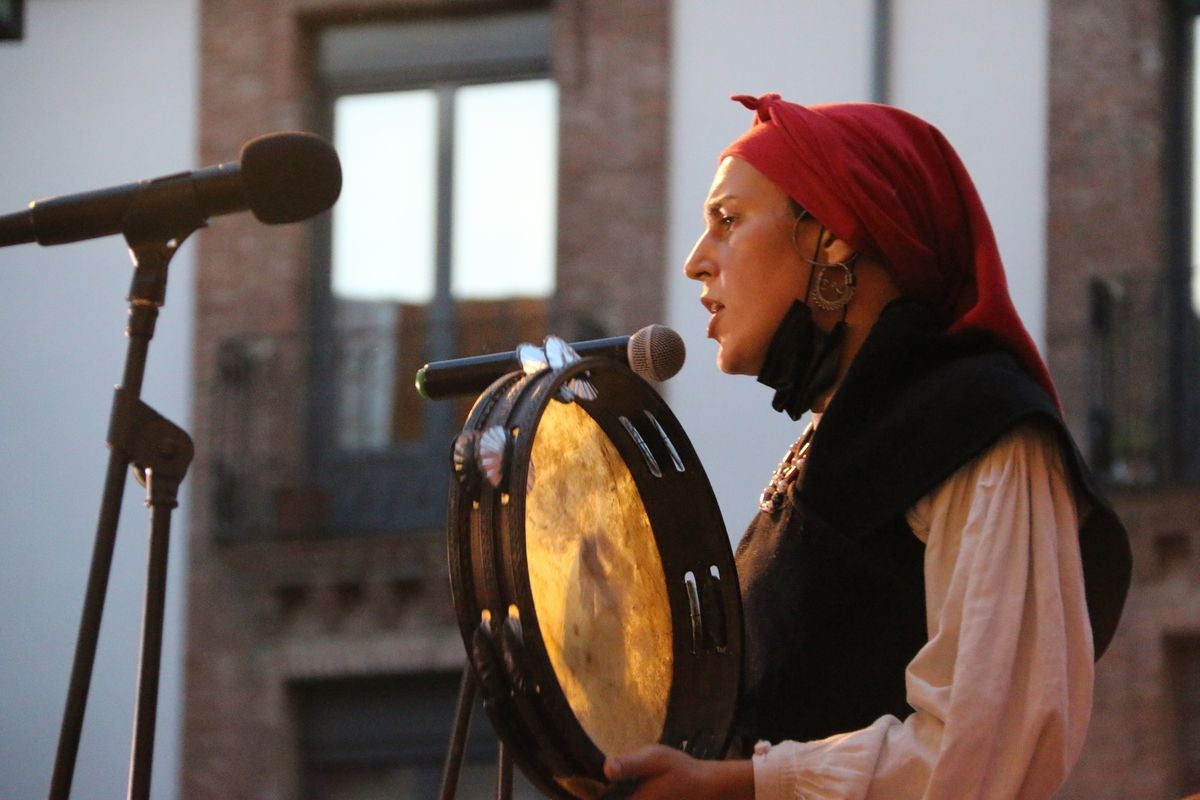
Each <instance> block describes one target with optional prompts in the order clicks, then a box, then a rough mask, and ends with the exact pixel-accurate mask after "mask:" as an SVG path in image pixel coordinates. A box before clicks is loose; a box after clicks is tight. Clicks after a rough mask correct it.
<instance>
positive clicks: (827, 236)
mask: <svg viewBox="0 0 1200 800" xmlns="http://www.w3.org/2000/svg"><path fill="white" fill-rule="evenodd" d="M853 257H854V248H853V247H851V246H850V245H849V244H847V243H846V242H845V240H843V239H839V238H838V237H837V234H835V233H834V232H833V231H831V230H829V229H828V228H825V229H824V230H822V231H821V247H820V256H819V260H820V261H823V262H824V263H826V264H844V263H846V262H848V261H849V260H850V259H851V258H853Z"/></svg>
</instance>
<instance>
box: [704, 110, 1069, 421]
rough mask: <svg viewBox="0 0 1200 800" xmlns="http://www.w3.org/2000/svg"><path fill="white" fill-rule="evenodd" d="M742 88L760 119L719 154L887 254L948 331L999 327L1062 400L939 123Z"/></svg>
mask: <svg viewBox="0 0 1200 800" xmlns="http://www.w3.org/2000/svg"><path fill="white" fill-rule="evenodd" d="M733 99H734V100H736V101H737V102H739V103H741V104H742V105H744V106H746V107H747V108H749V109H751V110H753V111H754V112H755V118H754V123H753V124H752V126H751V127H750V129H749V130H748V131H746V132H745V133H744V134H742V136H741V137H739V138H738V139H737V140H736V141H734V142H733V143H732V144H731V145H729V147H727V148H726V149H725V151H724V152H723V153H721V158H722V159H724V158H725V157H727V156H735V157H737V158H741V159H744V160H745V161H747V162H749V163H750V164H751V165H752V166H754V167H755V168H756V169H757V170H758V171H759V172H761V173H763V174H764V175H766V176H767V177H768V178H769V179H770V180H771V181H773V182H774V183H775V184H776V185H777V186H779V187H780V188H781V189H783V190H784V191H785V192H787V194H788V195H789V196H790V197H791V198H792V199H793V200H795V201H796V202H797V203H799V204H800V206H801V207H802V208H804V209H806V210H807V211H808V212H810V213H811V214H812V215H813V216H814V217H815V218H816V219H817V220H819V221H820V222H821V224H822V225H824V226H825V227H826V228H828V229H829V230H830V231H832V232H833V233H834V235H836V236H838V237H839V238H840V239H842V240H843V241H845V242H846V243H847V244H849V245H850V246H851V247H853V248H854V249H855V250H856V251H858V252H859V253H862V254H863V255H865V256H867V257H868V258H871V259H874V260H875V261H878V262H879V263H880V264H881V265H882V266H883V267H884V269H886V270H887V271H888V274H889V275H891V277H892V280H894V281H895V282H896V285H897V286H898V287H899V289H900V291H901V292H902V293H903V294H904V295H905V296H908V297H911V298H914V299H916V300H919V301H921V302H922V303H923V304H925V305H926V306H928V307H929V308H930V309H931V310H932V311H933V312H934V313H935V314H936V315H937V316H938V318H939V319H940V320H941V321H942V323H943V324H944V325H945V326H946V328H947V330H948V331H949V332H951V333H956V332H965V331H980V332H983V333H985V334H987V335H988V336H990V337H991V338H992V339H993V340H994V341H995V342H996V343H997V344H998V345H999V346H1001V347H1003V348H1004V349H1006V350H1008V351H1009V352H1011V353H1013V355H1015V356H1016V357H1017V359H1018V361H1020V363H1021V365H1022V366H1023V367H1024V368H1025V370H1026V371H1027V372H1029V374H1030V375H1031V376H1032V377H1033V378H1034V379H1035V380H1037V381H1038V383H1040V384H1041V385H1042V387H1043V388H1044V389H1045V390H1046V391H1047V392H1048V393H1049V394H1050V396H1051V397H1052V398H1055V400H1056V401H1057V395H1056V393H1055V391H1054V384H1053V382H1052V381H1051V379H1050V374H1049V372H1048V371H1047V369H1046V365H1045V363H1044V362H1043V361H1042V358H1041V356H1040V355H1039V354H1038V351H1037V347H1036V345H1035V344H1034V343H1033V340H1032V339H1031V338H1030V336H1029V333H1028V332H1027V331H1026V330H1025V326H1024V325H1023V324H1022V323H1021V320H1020V318H1019V317H1018V316H1017V312H1016V309H1015V308H1014V307H1013V304H1012V299H1011V297H1010V296H1009V293H1008V282H1007V280H1006V278H1005V274H1004V265H1003V264H1002V263H1001V260H1000V252H999V249H998V248H997V247H996V240H995V235H994V234H993V232H992V226H991V222H990V221H989V220H988V217H987V212H986V211H984V208H983V202H982V201H981V200H980V199H979V194H978V192H977V191H976V190H975V185H974V183H973V182H972V181H971V178H970V176H969V175H968V174H967V170H966V168H965V167H964V166H963V164H962V161H961V160H960V159H959V157H958V154H957V153H956V152H955V151H954V148H953V147H951V146H950V143H949V142H948V141H947V140H946V138H945V136H943V135H942V133H941V131H939V130H938V129H937V128H935V127H934V126H933V125H930V124H929V123H928V122H925V121H924V120H922V119H920V118H919V117H916V116H914V115H912V114H910V113H908V112H906V111H902V110H900V109H898V108H893V107H891V106H884V105H877V104H873V103H833V104H828V105H817V106H801V105H797V104H796V103H789V102H787V101H785V100H783V99H782V98H781V97H780V96H779V95H778V94H776V93H773V92H772V93H769V94H764V95H761V96H759V97H753V96H750V95H736V96H734V97H733Z"/></svg>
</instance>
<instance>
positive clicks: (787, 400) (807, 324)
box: [758, 300, 846, 419]
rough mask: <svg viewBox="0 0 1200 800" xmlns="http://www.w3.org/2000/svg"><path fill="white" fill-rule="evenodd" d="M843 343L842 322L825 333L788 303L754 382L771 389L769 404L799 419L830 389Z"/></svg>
mask: <svg viewBox="0 0 1200 800" xmlns="http://www.w3.org/2000/svg"><path fill="white" fill-rule="evenodd" d="M845 340H846V322H845V320H844V319H843V320H839V321H838V323H837V324H836V325H834V326H833V330H831V331H829V332H828V333H826V332H825V331H823V330H821V328H820V327H819V326H818V325H817V324H816V323H815V322H813V318H812V311H811V310H810V309H809V307H808V306H807V305H805V304H804V303H802V302H800V301H799V300H797V301H796V302H794V303H792V307H791V308H790V309H788V313H787V315H786V316H784V318H783V321H782V322H780V323H779V328H778V329H777V330H776V331H775V336H774V337H772V339H771V344H770V345H769V346H768V347H767V355H766V357H765V358H764V359H763V365H762V369H761V370H760V371H759V373H758V382H759V383H762V384H765V385H767V386H770V387H771V388H772V389H774V390H775V397H774V399H773V400H771V405H772V406H773V407H774V408H775V410H776V411H786V412H787V415H788V416H789V417H791V418H792V419H800V417H801V416H803V414H804V413H805V412H806V411H808V410H809V409H811V408H812V404H813V402H814V401H816V399H817V398H818V397H820V396H821V394H822V393H824V392H825V391H827V390H828V389H829V387H831V386H833V382H834V380H836V379H837V373H838V364H839V363H840V362H841V355H842V345H843V344H844V342H845Z"/></svg>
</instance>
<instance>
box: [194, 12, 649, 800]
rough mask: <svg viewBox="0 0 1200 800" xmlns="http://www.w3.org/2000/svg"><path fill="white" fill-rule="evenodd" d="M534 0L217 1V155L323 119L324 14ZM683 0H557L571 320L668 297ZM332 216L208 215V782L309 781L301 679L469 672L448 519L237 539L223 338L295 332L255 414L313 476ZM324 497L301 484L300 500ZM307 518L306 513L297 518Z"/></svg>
mask: <svg viewBox="0 0 1200 800" xmlns="http://www.w3.org/2000/svg"><path fill="white" fill-rule="evenodd" d="M529 5H531V4H530V3H528V2H521V3H518V2H499V1H498V0H486V1H482V0H476V1H474V2H465V1H459V2H456V1H455V0H440V1H439V0H255V2H243V1H242V0H204V2H202V3H201V41H200V52H201V73H200V74H201V80H202V85H201V89H200V96H201V109H200V120H201V123H200V124H201V130H200V149H201V152H200V154H199V157H200V159H201V163H215V162H219V161H224V160H229V159H232V158H236V157H237V153H238V151H239V148H240V147H241V145H242V143H243V142H245V141H246V140H248V139H250V138H252V137H253V136H255V135H258V134H261V133H264V132H267V131H272V130H285V129H312V128H313V127H314V126H315V119H316V116H315V112H316V109H315V108H314V106H313V92H312V85H311V73H312V65H311V58H312V50H313V47H312V45H313V41H314V33H315V31H316V30H317V29H318V28H319V27H320V26H321V25H325V24H336V23H337V22H341V21H350V22H358V21H363V20H368V19H374V18H379V19H398V18H404V17H406V16H411V15H429V14H440V13H449V12H455V13H457V12H464V13H466V12H472V11H476V10H485V11H486V10H492V9H502V8H513V7H528V6H529ZM534 5H536V4H534ZM668 5H669V4H668V2H667V0H576V1H575V2H561V3H555V4H553V6H552V8H553V18H554V44H553V48H554V53H553V63H554V66H553V69H554V73H555V77H556V78H557V80H558V81H559V84H560V98H561V112H560V113H561V140H560V158H561V172H560V182H559V186H560V207H559V280H558V285H559V287H560V290H559V295H558V296H557V297H556V298H554V301H553V302H554V309H553V311H552V316H551V318H552V319H553V320H556V325H557V327H556V328H555V330H553V331H552V332H556V333H560V334H562V335H564V336H566V337H567V338H576V337H577V336H583V337H591V336H601V335H612V334H616V333H621V332H626V331H632V330H635V329H636V328H638V327H640V326H642V325H645V324H648V323H650V322H654V321H657V320H658V318H659V317H660V314H661V311H662V306H663V289H662V285H661V283H662V275H663V269H662V266H663V259H664V249H665V245H664V219H665V188H664V187H665V179H664V173H665V145H666V127H667V119H666V116H667V113H666V112H667V76H668V70H667V58H668V52H667V47H668V41H669V37H668V31H667V24H668V15H667V9H668ZM318 225H319V223H316V224H314V223H306V224H302V225H292V226H282V227H266V226H262V225H260V224H258V223H257V222H255V221H254V220H253V219H252V218H251V217H249V215H243V216H241V217H239V218H231V219H230V220H229V222H228V224H226V223H223V224H222V225H221V230H220V232H219V234H217V233H210V232H207V231H204V232H201V233H200V234H199V235H198V238H199V242H198V249H199V254H198V270H197V271H198V277H197V294H196V297H197V299H196V315H197V316H196V344H195V348H196V349H195V373H194V374H195V379H194V380H195V395H194V396H195V407H194V423H193V431H194V435H195V439H196V442H197V456H196V461H195V463H194V466H193V470H192V476H193V483H192V498H193V500H192V503H191V510H192V518H191V531H192V534H191V541H190V543H189V548H190V549H189V575H188V586H187V593H188V599H187V607H188V611H187V644H186V656H185V659H186V660H185V670H184V671H185V701H184V734H183V737H184V741H183V766H182V773H183V774H182V779H181V796H183V797H187V798H189V800H203V799H204V798H214V800H215V799H216V798H221V799H222V800H225V799H227V798H255V799H256V800H260V799H266V800H270V799H271V798H280V799H281V800H282V798H294V797H297V796H298V787H297V785H296V781H297V775H298V765H297V763H296V748H295V741H294V740H295V735H296V731H295V720H294V719H293V716H294V710H293V709H292V708H291V705H290V704H289V700H288V685H289V683H290V682H292V681H299V680H307V679H318V678H330V677H342V676H356V675H360V676H366V675H381V674H402V673H404V672H407V671H420V670H429V669H454V670H457V669H459V668H461V665H462V663H463V661H464V659H465V653H464V651H463V647H462V642H461V639H460V638H459V635H458V631H457V626H456V625H455V624H454V618H453V611H452V609H451V604H450V591H449V585H448V578H447V572H446V564H445V556H444V552H445V541H444V535H443V534H442V533H441V532H438V531H431V532H429V533H427V534H425V535H411V536H404V537H398V536H397V537H374V538H342V539H321V538H316V537H313V536H307V537H305V536H293V537H290V538H288V537H279V536H276V537H267V538H261V537H260V538H258V539H253V540H249V541H218V540H217V536H216V532H217V528H218V525H217V522H218V520H217V515H216V511H215V509H216V507H217V505H218V504H219V500H220V498H219V497H218V494H219V492H218V491H217V489H218V487H217V485H216V484H215V483H214V481H213V476H212V472H213V466H214V465H213V457H212V452H213V449H214V444H215V441H216V438H217V433H218V431H217V428H218V427H219V425H220V420H218V419H217V418H216V416H217V411H218V409H216V408H214V406H213V398H214V397H216V396H218V395H219V392H218V391H217V389H218V388H219V387H218V386H217V382H218V381H219V380H220V379H221V364H220V362H219V356H220V354H221V343H222V341H225V340H227V339H229V338H230V337H240V338H241V339H242V340H244V341H251V342H255V343H256V344H255V346H256V347H264V348H267V349H270V348H272V347H276V348H282V350H281V352H280V353H257V355H258V356H259V357H261V358H262V360H263V361H264V362H266V361H269V362H270V363H271V364H274V365H280V366H277V367H276V368H278V369H283V370H284V371H285V372H286V373H287V374H281V375H279V376H277V378H273V380H274V381H275V383H276V384H277V388H278V387H279V386H282V387H284V388H285V389H286V390H287V391H284V392H282V393H281V395H280V398H279V400H278V406H277V410H276V412H275V413H274V414H273V415H272V417H271V419H270V420H269V421H267V422H263V423H262V424H261V425H259V423H257V422H256V423H255V424H254V425H252V426H250V427H249V428H248V430H250V433H249V434H248V437H247V441H246V442H245V445H244V446H245V447H246V449H247V452H251V451H252V452H253V453H254V454H255V455H254V457H255V458H256V459H262V460H264V462H263V463H267V464H269V466H270V469H271V471H272V477H273V479H276V480H279V481H281V482H282V483H284V484H292V485H297V486H300V485H303V484H304V481H305V475H304V467H303V452H304V442H305V430H304V426H303V419H304V412H305V407H306V402H307V392H308V385H307V381H308V375H307V369H306V366H305V365H306V363H307V362H306V359H305V358H303V353H304V352H305V350H306V348H307V347H308V344H309V343H308V342H307V338H306V337H308V335H309V334H308V325H309V319H308V309H309V291H310V286H309V276H310V274H311V271H312V269H313V264H312V260H311V255H310V254H311V252H312V242H313V240H314V236H316V235H318V232H319V231H318ZM514 344H515V342H514ZM297 354H299V355H297ZM226 366H227V367H228V365H226ZM251 429H252V430H251ZM256 463H257V462H256ZM300 500H301V501H303V497H301V498H300ZM262 502H269V500H263V501H262ZM282 511H288V509H282ZM304 513H305V512H304V508H303V503H302V502H301V505H299V506H297V507H296V508H294V509H292V513H291V514H290V516H293V517H294V516H295V515H296V514H300V515H303V514H304ZM260 516H262V518H266V519H270V518H271V515H270V514H266V515H260ZM287 527H288V528H290V529H292V530H301V531H302V530H303V529H304V527H305V526H304V525H303V524H301V523H297V521H296V520H295V519H290V518H289V520H288V524H287Z"/></svg>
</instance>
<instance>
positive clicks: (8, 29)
mask: <svg viewBox="0 0 1200 800" xmlns="http://www.w3.org/2000/svg"><path fill="white" fill-rule="evenodd" d="M24 30H25V0H0V40H3V39H20V38H21V37H22V35H23V33H24Z"/></svg>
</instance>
